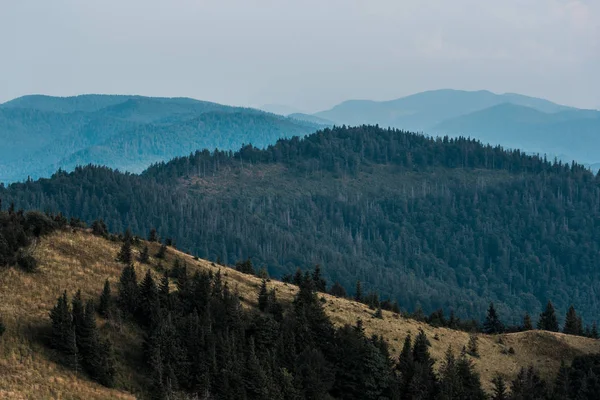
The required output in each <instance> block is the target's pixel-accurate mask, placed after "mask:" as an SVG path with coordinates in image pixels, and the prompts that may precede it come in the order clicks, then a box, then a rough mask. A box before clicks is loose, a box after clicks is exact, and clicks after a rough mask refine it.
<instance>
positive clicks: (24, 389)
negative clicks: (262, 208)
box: [0, 232, 600, 399]
mask: <svg viewBox="0 0 600 400" xmlns="http://www.w3.org/2000/svg"><path fill="white" fill-rule="evenodd" d="M152 246H153V248H152ZM118 249H119V243H114V242H110V241H107V240H104V239H102V238H98V237H95V236H93V235H91V234H89V233H85V232H72V233H71V232H59V233H55V234H53V235H51V236H50V237H47V238H44V239H43V240H42V241H41V242H40V243H39V244H38V245H37V246H36V249H35V255H36V257H37V258H38V259H39V260H40V263H41V265H40V271H39V272H38V273H35V274H25V273H23V272H21V271H19V270H16V269H12V268H11V269H8V270H3V271H2V273H0V315H2V316H3V318H4V321H5V323H6V325H7V331H6V333H5V334H4V336H3V337H2V339H0V376H1V377H2V379H0V398H7V399H12V398H14V399H20V398H23V399H25V398H28V399H44V398H61V399H76V398H85V399H105V398H121V399H128V398H134V397H133V396H132V395H131V394H129V393H135V392H138V390H139V388H140V387H142V386H144V385H145V384H147V382H145V381H144V378H143V376H142V375H140V374H139V372H137V371H138V369H139V368H135V366H136V365H138V364H137V363H139V362H140V360H137V359H136V354H138V353H139V352H137V351H136V349H139V348H140V346H141V338H140V335H139V332H137V331H136V330H135V328H133V327H131V326H129V324H127V323H112V324H111V325H109V326H108V325H107V324H105V322H104V321H102V320H101V319H99V320H98V322H99V325H100V326H101V329H102V330H103V331H104V333H105V334H107V335H110V336H111V337H112V339H113V342H114V343H115V353H116V357H117V359H118V360H119V364H120V365H123V367H122V368H121V369H120V370H119V371H118V378H117V382H118V387H119V388H121V390H116V389H114V390H111V389H106V388H104V387H102V386H99V385H97V384H94V383H93V382H91V381H90V380H88V379H87V378H85V376H83V375H81V374H79V375H77V374H75V373H74V372H72V371H69V370H67V369H65V368H63V367H61V366H60V364H58V363H57V359H56V354H54V353H53V352H52V351H51V350H49V349H48V347H47V346H46V345H45V344H44V343H43V339H40V337H43V336H44V334H45V333H46V332H47V328H48V325H49V318H48V312H49V310H50V309H51V308H52V306H53V305H54V303H55V301H56V298H57V297H58V296H59V295H60V294H61V293H62V291H63V290H64V289H67V291H68V293H69V295H72V294H73V293H74V292H75V290H76V289H77V288H81V290H82V293H83V295H84V298H88V297H90V296H93V297H94V298H97V296H98V295H99V293H100V291H101V289H102V286H103V283H104V280H105V279H106V278H109V279H110V280H111V282H112V283H113V290H116V282H117V280H118V277H119V274H120V271H121V268H122V265H121V264H119V263H117V262H115V260H114V258H115V255H116V254H117V251H118ZM156 251H157V247H156V246H155V245H151V254H155V253H156ZM174 257H179V258H181V259H184V260H185V261H186V262H187V264H188V266H189V267H191V268H192V269H193V268H203V269H212V270H213V271H216V270H217V269H218V268H221V269H222V272H223V274H224V278H225V279H226V280H227V281H228V282H229V285H230V286H231V287H237V288H238V290H239V292H240V295H241V296H242V297H243V298H244V304H245V306H247V307H253V306H255V305H256V293H257V291H258V286H259V284H260V280H259V279H258V278H255V277H251V276H247V275H243V274H240V273H238V272H237V271H235V270H232V269H228V268H225V267H219V266H215V265H214V264H212V263H210V262H207V261H204V260H194V259H193V258H192V257H191V256H189V255H186V254H184V253H181V252H178V251H176V250H174V249H169V256H168V259H167V260H166V261H165V265H171V264H172V261H173V258H174ZM156 261H157V260H154V259H152V260H151V262H152V266H153V267H154V268H156V264H157V263H156ZM137 268H138V276H140V277H141V276H142V275H143V273H144V272H145V269H146V268H147V266H139V265H137ZM270 285H271V287H274V288H275V289H276V290H277V293H278V296H279V298H280V299H282V300H284V301H285V302H289V301H290V300H291V299H292V298H293V295H294V293H295V290H296V288H295V287H294V286H293V285H287V284H284V283H282V282H276V281H272V282H270ZM322 296H323V297H325V298H326V303H325V309H326V311H327V313H328V314H329V315H330V317H331V318H332V320H333V321H334V322H335V323H336V324H345V323H350V324H354V323H355V322H356V319H357V318H361V319H362V320H363V322H364V325H365V328H366V330H367V333H369V334H372V333H375V334H378V335H379V334H380V335H383V336H384V337H385V338H386V340H387V341H388V342H389V343H390V347H391V350H392V352H393V355H394V356H397V354H398V352H399V350H400V349H401V346H402V342H403V340H404V337H405V336H406V334H407V333H409V332H410V333H411V334H413V336H414V335H415V334H416V332H417V330H418V329H419V328H423V329H424V330H425V332H426V333H427V335H428V336H429V338H430V341H431V344H432V347H431V352H432V355H433V356H434V357H435V358H436V359H438V360H439V359H442V357H443V354H444V352H445V351H446V349H447V347H448V345H452V348H453V349H455V350H456V351H457V352H458V351H459V350H460V349H461V348H462V346H464V345H466V344H467V342H468V340H469V335H468V334H467V333H464V332H459V331H453V330H449V329H444V328H432V327H430V326H428V325H426V324H422V323H419V322H416V321H413V320H409V319H405V318H402V317H400V316H398V315H394V314H392V313H390V312H386V311H384V319H383V320H380V319H375V318H373V317H372V314H373V311H372V310H369V309H368V307H366V306H364V305H362V304H359V303H355V302H353V301H349V300H345V299H338V298H335V297H332V296H329V295H322ZM436 334H437V337H438V339H437V340H436V339H434V337H435V336H436ZM502 339H503V342H504V345H501V344H499V343H498V337H494V336H488V335H479V351H480V353H481V357H480V358H479V359H474V362H475V365H476V368H477V370H478V371H479V372H480V374H481V377H482V382H483V383H484V385H486V386H488V387H489V381H490V380H491V378H492V377H493V376H494V374H495V373H501V374H503V375H505V376H506V377H508V378H512V377H513V376H514V375H515V374H516V372H517V371H518V369H519V367H520V366H521V365H529V364H533V365H534V366H536V367H537V368H538V369H539V370H540V371H541V372H542V374H543V375H544V376H550V375H551V374H553V373H554V372H555V371H556V370H557V369H558V366H559V364H560V360H561V359H564V360H566V361H570V359H572V358H573V357H574V356H576V355H578V354H583V353H593V352H600V341H597V340H592V339H587V338H580V337H574V336H566V335H563V334H555V333H548V332H540V331H532V332H524V333H516V334H506V335H502ZM511 346H512V347H513V348H514V349H515V354H514V355H505V354H502V349H503V348H504V347H506V348H508V347H511Z"/></svg>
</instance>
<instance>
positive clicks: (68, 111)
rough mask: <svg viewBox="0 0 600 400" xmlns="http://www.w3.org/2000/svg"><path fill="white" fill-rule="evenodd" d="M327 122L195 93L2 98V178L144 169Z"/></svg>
mask: <svg viewBox="0 0 600 400" xmlns="http://www.w3.org/2000/svg"><path fill="white" fill-rule="evenodd" d="M319 127H320V125H319V124H316V123H312V122H309V121H306V120H298V119H290V118H286V117H282V116H278V115H275V114H270V113H265V112H263V111H260V110H255V109H251V108H242V107H232V106H225V105H221V104H217V103H212V102H207V101H199V100H194V99H190V98H162V97H143V96H127V95H80V96H74V97H51V96H44V95H31V96H24V97H20V98H17V99H14V100H11V101H9V102H6V103H4V104H0V143H2V146H1V147H0V182H13V181H18V180H23V179H26V178H27V177H32V178H37V177H45V176H50V175H51V174H52V173H53V172H55V171H56V170H57V169H59V168H60V169H66V170H72V169H73V168H74V167H75V166H76V165H85V164H90V163H93V164H99V165H106V166H109V167H112V168H119V169H121V170H124V171H130V172H141V171H142V170H144V169H145V168H147V167H148V166H149V165H150V164H151V163H155V162H158V161H166V160H169V159H171V158H173V157H177V156H182V155H186V154H189V153H190V152H192V151H194V150H197V149H199V148H211V149H214V148H217V147H218V148H219V149H223V150H233V149H236V148H239V146H241V145H242V144H245V143H252V144H253V145H255V146H258V147H264V146H267V145H269V144H272V143H274V142H275V141H277V140H278V139H280V138H284V137H290V136H294V135H297V136H304V135H306V134H309V133H311V132H313V131H315V130H317V129H318V128H319Z"/></svg>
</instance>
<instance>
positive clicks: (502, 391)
mask: <svg viewBox="0 0 600 400" xmlns="http://www.w3.org/2000/svg"><path fill="white" fill-rule="evenodd" d="M492 384H493V385H494V387H493V389H492V397H491V399H490V400H509V399H510V397H509V394H508V389H507V387H506V381H505V380H504V377H502V375H496V376H495V377H494V379H492Z"/></svg>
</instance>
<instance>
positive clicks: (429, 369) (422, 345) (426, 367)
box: [409, 329, 438, 399]
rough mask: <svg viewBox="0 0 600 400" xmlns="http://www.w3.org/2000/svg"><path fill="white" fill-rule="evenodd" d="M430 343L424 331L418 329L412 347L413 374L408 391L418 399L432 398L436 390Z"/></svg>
mask: <svg viewBox="0 0 600 400" xmlns="http://www.w3.org/2000/svg"><path fill="white" fill-rule="evenodd" d="M430 345H431V344H430V343H429V340H428V339H427V335H426V334H425V332H424V331H423V330H422V329H419V333H418V334H417V337H416V338H415V343H414V345H413V349H412V355H413V362H414V375H413V377H412V380H411V382H410V384H409V391H410V392H411V393H413V395H414V396H415V398H419V399H434V398H435V397H436V394H437V391H438V387H437V379H436V376H435V373H434V371H433V364H434V360H433V358H431V355H430V354H429V346H430Z"/></svg>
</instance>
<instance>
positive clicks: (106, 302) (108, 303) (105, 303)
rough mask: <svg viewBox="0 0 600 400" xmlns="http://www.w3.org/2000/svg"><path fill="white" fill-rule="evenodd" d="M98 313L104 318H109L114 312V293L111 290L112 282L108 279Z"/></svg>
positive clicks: (105, 282) (101, 296)
mask: <svg viewBox="0 0 600 400" xmlns="http://www.w3.org/2000/svg"><path fill="white" fill-rule="evenodd" d="M98 313H99V314H100V315H102V316H103V317H104V318H109V317H110V316H111V314H112V294H111V291H110V282H109V281H108V279H107V280H106V281H104V288H103V289H102V294H101V295H100V304H99V306H98Z"/></svg>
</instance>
